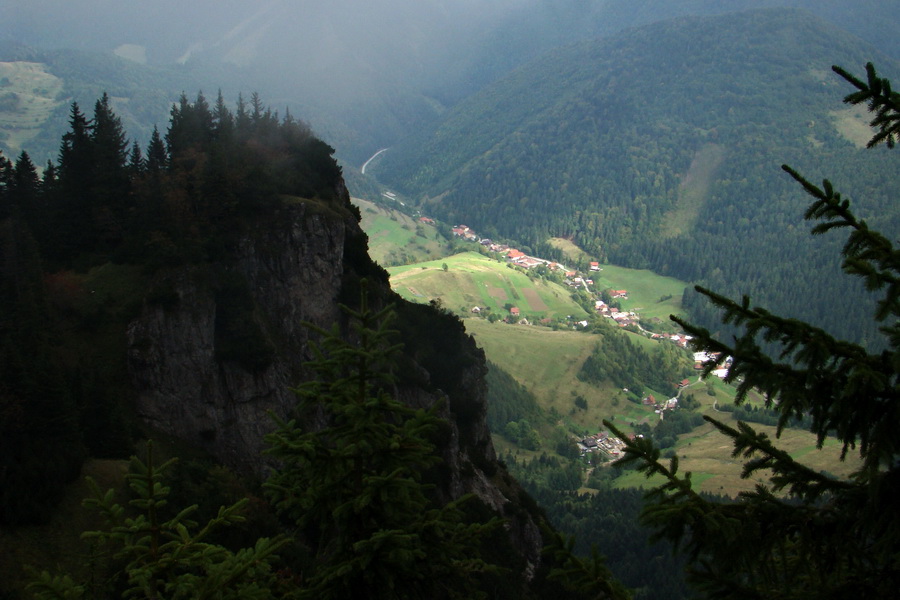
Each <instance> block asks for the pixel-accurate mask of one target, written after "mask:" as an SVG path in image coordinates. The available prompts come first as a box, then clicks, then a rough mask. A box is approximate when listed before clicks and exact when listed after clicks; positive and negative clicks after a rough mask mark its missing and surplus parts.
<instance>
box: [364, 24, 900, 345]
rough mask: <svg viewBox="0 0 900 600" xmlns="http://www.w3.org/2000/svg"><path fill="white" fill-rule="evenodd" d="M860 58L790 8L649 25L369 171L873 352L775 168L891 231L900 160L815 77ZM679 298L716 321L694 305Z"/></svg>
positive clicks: (534, 69) (482, 102)
mask: <svg viewBox="0 0 900 600" xmlns="http://www.w3.org/2000/svg"><path fill="white" fill-rule="evenodd" d="M873 55H877V51H875V50H873V49H872V48H870V47H867V46H865V45H864V44H863V43H862V42H861V41H860V40H859V39H857V38H854V37H853V36H850V35H848V34H846V33H844V32H842V31H840V30H838V29H837V28H835V27H833V26H830V25H828V24H826V23H824V22H822V21H819V20H817V19H815V18H813V17H811V16H810V15H809V14H806V13H802V12H794V11H785V10H766V11H757V12H752V11H751V12H745V13H737V14H731V15H725V16H721V17H710V18H685V19H680V20H673V21H668V22H664V23H656V24H653V25H649V26H646V27H643V28H639V29H635V30H631V31H628V32H625V33H622V34H618V35H615V36H612V37H610V38H607V39H601V40H598V41H593V42H585V43H581V44H577V45H574V46H570V47H567V48H564V49H561V50H557V51H554V52H552V53H550V54H548V55H547V56H545V57H542V58H541V59H539V60H537V61H535V62H534V63H531V64H529V65H527V66H525V67H523V68H520V69H518V70H517V71H515V72H513V73H511V74H510V75H508V76H507V77H505V78H504V79H502V80H501V81H499V82H498V83H496V84H494V85H492V86H488V87H487V88H486V89H485V90H483V91H482V92H480V93H478V94H476V95H474V96H473V97H472V98H470V99H468V100H466V101H464V102H462V103H460V105H459V106H457V107H455V108H454V109H453V110H452V111H450V112H449V113H448V114H447V116H446V117H445V118H443V119H442V121H441V122H440V123H439V124H438V125H436V126H435V127H434V128H433V129H430V130H428V131H425V132H423V133H422V135H421V136H420V137H419V138H418V139H416V140H413V141H410V143H409V144H408V145H403V146H401V147H397V148H394V149H392V150H391V151H389V152H388V153H386V154H385V156H384V158H383V159H382V162H381V163H380V165H379V170H378V173H379V176H380V177H382V179H384V180H387V181H389V182H390V183H391V184H392V185H395V186H396V187H398V188H401V189H403V190H404V191H406V192H407V193H408V194H409V195H411V196H413V197H418V198H421V199H422V205H423V209H424V210H427V211H428V212H429V213H433V214H435V215H436V216H439V217H441V218H443V219H446V220H448V221H451V222H464V223H466V224H467V225H469V226H471V227H474V228H475V229H476V231H479V232H480V233H482V234H483V235H486V236H490V237H498V236H499V237H503V238H510V239H514V240H518V241H519V242H520V243H523V244H525V245H526V246H533V247H538V246H539V245H540V244H542V242H543V241H544V240H545V239H546V238H547V237H548V236H558V237H566V238H571V239H573V240H574V241H575V242H576V243H578V244H579V245H580V246H582V247H583V248H585V249H586V250H587V251H588V252H589V253H591V254H593V255H594V256H596V257H598V258H601V259H603V260H608V261H610V262H614V263H616V264H622V265H626V266H633V267H644V268H650V269H652V270H654V271H656V272H659V273H663V274H667V275H672V276H675V277H678V278H680V279H684V280H688V281H695V282H701V283H703V284H704V285H706V286H708V287H711V288H713V289H717V290H721V291H723V292H726V293H731V294H744V293H747V294H750V295H751V296H752V297H753V298H754V299H759V300H760V301H762V302H765V304H767V305H769V306H772V307H773V308H777V309H779V310H783V311H785V312H787V313H789V314H792V315H794V316H797V317H798V318H804V319H809V320H811V321H813V322H816V323H819V324H824V323H826V322H829V323H834V326H835V327H836V328H837V329H836V332H837V333H839V334H840V335H844V336H847V337H849V338H851V339H858V340H865V341H867V342H869V343H873V344H875V345H876V346H877V345H878V344H880V343H882V342H881V340H880V339H879V338H880V336H879V334H878V333H877V331H876V330H875V328H874V326H872V324H871V323H869V322H868V321H867V320H866V318H865V317H864V315H865V314H866V312H867V310H866V308H865V307H868V306H871V303H866V301H865V300H864V299H862V298H861V296H862V294H860V289H861V288H860V286H859V285H858V284H857V282H854V281H847V280H846V279H845V278H841V277H839V276H838V273H839V267H838V262H837V259H836V258H835V257H836V256H837V245H836V242H834V241H832V240H828V239H826V240H824V241H819V240H816V241H813V240H811V239H810V238H809V236H808V235H806V233H805V231H804V229H803V228H802V227H798V226H797V222H798V219H799V218H800V217H801V216H802V208H803V207H802V205H801V204H800V203H798V202H797V198H796V192H795V189H794V187H793V184H792V182H791V181H790V179H789V178H788V177H786V176H784V175H783V174H781V173H780V172H779V171H778V169H777V167H778V165H779V164H781V163H783V162H787V163H789V164H791V165H794V166H795V167H796V168H798V169H800V170H801V171H802V172H804V173H808V174H809V175H810V176H812V177H817V176H825V175H828V176H829V177H831V178H832V179H833V180H834V181H835V182H838V183H840V184H842V185H844V186H846V187H848V188H852V189H853V194H854V197H855V198H859V199H860V200H865V202H861V205H863V206H864V208H862V209H861V210H863V211H864V212H863V214H862V216H864V217H865V218H867V219H869V220H870V221H871V222H872V223H873V224H875V225H877V226H878V227H880V228H882V229H883V230H885V231H887V232H891V231H898V230H900V222H898V219H900V216H898V213H897V211H896V210H893V199H892V198H891V197H890V192H891V189H892V188H891V185H890V184H889V182H891V181H894V180H896V177H897V175H898V166H897V163H896V161H893V160H890V158H889V157H888V156H887V155H886V154H885V153H884V151H883V149H877V150H874V151H871V152H864V151H863V150H862V149H861V148H859V147H857V146H855V145H854V144H853V143H851V141H850V140H848V139H846V138H844V137H843V136H842V135H840V134H839V133H838V129H837V120H836V119H837V118H836V116H835V114H836V113H835V111H840V110H842V105H841V103H840V100H839V99H840V96H841V93H842V92H843V91H845V88H844V87H842V83H841V82H840V81H839V80H837V79H836V78H835V77H834V76H833V75H832V74H830V73H829V72H828V69H829V67H830V65H832V64H835V63H838V64H842V65H847V66H859V65H862V64H864V63H865V62H866V60H868V59H869V58H871V57H872V56H873ZM879 63H880V64H883V65H884V66H883V69H884V70H885V71H886V72H887V73H890V72H891V70H892V69H893V68H895V67H894V65H895V63H894V62H892V61H890V60H888V59H884V60H879ZM864 154H865V156H864ZM816 244H820V245H816ZM773 257H777V260H773ZM801 262H802V265H803V266H802V268H798V266H797V265H798V264H800V263H801ZM687 303H688V306H689V308H690V309H691V310H692V311H693V314H694V315H696V317H697V318H698V320H699V321H700V322H702V323H704V324H705V325H707V326H713V325H714V324H715V322H716V319H715V317H714V315H713V314H712V313H710V312H708V311H705V310H704V309H703V307H702V305H703V302H702V301H698V300H697V299H696V298H692V297H691V295H688V298H687ZM848 304H853V305H854V306H856V307H859V308H862V310H860V311H847V310H846V307H847V305H848Z"/></svg>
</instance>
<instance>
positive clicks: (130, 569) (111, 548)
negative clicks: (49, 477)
mask: <svg viewBox="0 0 900 600" xmlns="http://www.w3.org/2000/svg"><path fill="white" fill-rule="evenodd" d="M173 462H174V459H172V460H169V461H167V462H165V463H163V464H161V465H157V464H155V462H154V456H153V445H152V443H149V442H148V444H147V458H146V460H143V461H142V460H140V459H138V458H137V457H132V459H131V466H130V469H129V473H128V475H126V480H127V482H128V486H129V488H130V489H131V494H132V497H131V499H130V500H129V502H128V505H127V506H123V505H122V504H119V503H118V502H117V501H116V493H115V490H108V491H106V492H103V491H102V490H100V488H99V487H98V486H97V485H96V483H95V482H94V481H93V480H91V479H90V478H88V483H89V485H90V486H91V488H92V491H93V493H94V497H93V498H89V499H87V500H85V501H84V505H85V506H87V507H89V508H93V509H95V510H97V511H99V512H100V513H101V514H102V515H103V516H104V517H105V518H106V521H107V523H108V528H106V529H103V530H100V531H87V532H85V533H83V534H82V538H84V539H85V540H88V541H90V542H92V543H93V544H94V553H92V554H91V555H90V557H89V560H90V567H91V572H90V576H89V577H88V578H87V580H85V581H76V579H75V578H73V577H72V576H71V575H67V574H57V575H52V574H51V573H49V572H47V571H43V572H41V573H38V574H36V576H35V578H34V581H33V582H32V583H31V584H29V586H28V589H29V591H30V592H31V593H32V594H34V597H35V598H36V599H38V600H82V599H105V598H138V599H141V598H146V599H147V600H151V599H156V598H168V599H173V600H174V599H178V598H183V599H184V600H195V599H197V598H210V599H212V598H215V599H217V600H244V599H249V600H268V599H272V598H281V597H282V596H283V594H284V592H285V590H284V589H282V588H281V586H280V580H279V579H278V577H277V576H276V574H275V573H274V572H273V571H272V569H271V565H272V563H273V562H274V561H275V558H276V556H275V554H276V552H278V551H279V549H281V548H282V547H283V546H284V545H285V544H286V543H287V540H286V539H285V538H283V537H276V538H271V539H270V538H260V539H259V540H257V541H256V544H255V545H254V546H253V547H252V548H244V549H241V550H238V551H237V552H233V551H231V550H228V549H227V548H225V547H223V546H221V545H218V544H215V543H211V542H210V541H209V538H210V534H211V533H212V532H213V531H214V530H216V529H218V528H221V527H228V526H230V525H233V524H235V523H238V522H240V521H242V520H243V517H242V516H241V512H242V510H243V509H244V507H245V506H246V505H247V503H248V500H247V499H246V498H245V499H243V500H241V501H239V502H237V503H235V504H233V505H231V506H228V507H225V506H223V507H221V508H220V509H219V512H218V514H217V515H216V516H215V517H213V518H212V519H210V520H209V521H208V522H207V523H206V524H205V525H203V526H202V527H199V526H198V524H197V523H196V522H194V521H193V520H192V519H191V514H192V513H193V512H194V511H196V509H197V505H193V506H189V507H187V508H184V509H175V510H172V509H171V508H169V507H168V506H167V498H168V496H169V493H170V489H169V488H168V487H167V486H165V485H164V484H163V476H164V474H165V472H166V470H167V469H169V468H170V467H171V466H172V464H173Z"/></svg>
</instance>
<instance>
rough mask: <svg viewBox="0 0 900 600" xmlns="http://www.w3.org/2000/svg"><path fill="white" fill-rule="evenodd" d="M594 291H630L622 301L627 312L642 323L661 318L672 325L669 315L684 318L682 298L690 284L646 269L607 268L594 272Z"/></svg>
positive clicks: (665, 323) (603, 267)
mask: <svg viewBox="0 0 900 600" xmlns="http://www.w3.org/2000/svg"><path fill="white" fill-rule="evenodd" d="M591 276H592V277H593V279H594V288H595V289H598V290H602V289H614V290H626V291H627V292H628V298H627V299H624V300H619V303H620V304H621V306H622V309H623V310H627V311H635V312H637V313H639V314H640V315H641V321H642V322H650V321H652V320H653V319H657V320H658V322H659V323H660V324H661V325H663V326H668V324H670V323H671V321H669V315H673V314H674V315H678V316H684V315H685V312H684V309H683V308H682V307H681V298H682V296H684V289H685V287H687V285H688V284H687V283H685V282H684V281H681V280H679V279H675V278H674V277H664V276H662V275H657V274H656V273H654V272H653V271H647V270H646V269H627V268H625V267H617V266H615V265H603V266H602V267H601V270H600V272H599V273H592V274H591Z"/></svg>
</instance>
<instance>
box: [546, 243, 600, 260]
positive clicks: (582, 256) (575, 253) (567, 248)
mask: <svg viewBox="0 0 900 600" xmlns="http://www.w3.org/2000/svg"><path fill="white" fill-rule="evenodd" d="M547 243H549V244H550V245H551V246H553V247H554V248H557V249H559V250H562V253H563V254H564V255H565V256H566V258H568V259H569V260H571V261H573V262H580V261H585V260H596V259H594V258H593V257H592V256H590V255H589V254H588V253H587V252H585V251H584V250H582V249H581V248H579V247H578V246H577V245H576V244H575V243H574V242H573V241H572V240H567V239H565V238H550V239H549V240H547Z"/></svg>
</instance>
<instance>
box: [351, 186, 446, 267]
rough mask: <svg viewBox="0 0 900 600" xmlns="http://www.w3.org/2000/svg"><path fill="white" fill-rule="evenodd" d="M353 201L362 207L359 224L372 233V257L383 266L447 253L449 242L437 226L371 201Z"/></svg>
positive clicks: (421, 259) (370, 251)
mask: <svg viewBox="0 0 900 600" xmlns="http://www.w3.org/2000/svg"><path fill="white" fill-rule="evenodd" d="M353 204H355V205H356V206H358V207H359V211H360V214H361V215H362V221H361V223H360V226H361V227H362V229H363V231H365V232H366V234H367V235H368V236H369V256H371V257H372V258H373V259H374V260H375V261H376V262H377V263H379V264H381V265H382V266H390V265H398V264H409V263H414V262H419V261H423V260H431V259H434V258H439V257H440V256H443V255H444V254H445V253H446V250H447V241H446V240H445V239H444V238H443V237H442V236H441V234H440V233H438V231H437V229H436V228H435V227H434V225H429V224H426V223H419V222H418V221H416V220H415V219H413V218H412V217H410V216H409V215H405V214H403V213H401V212H399V211H397V210H394V209H392V208H389V207H386V206H383V205H381V204H376V203H374V202H370V201H368V200H362V199H360V198H353Z"/></svg>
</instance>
